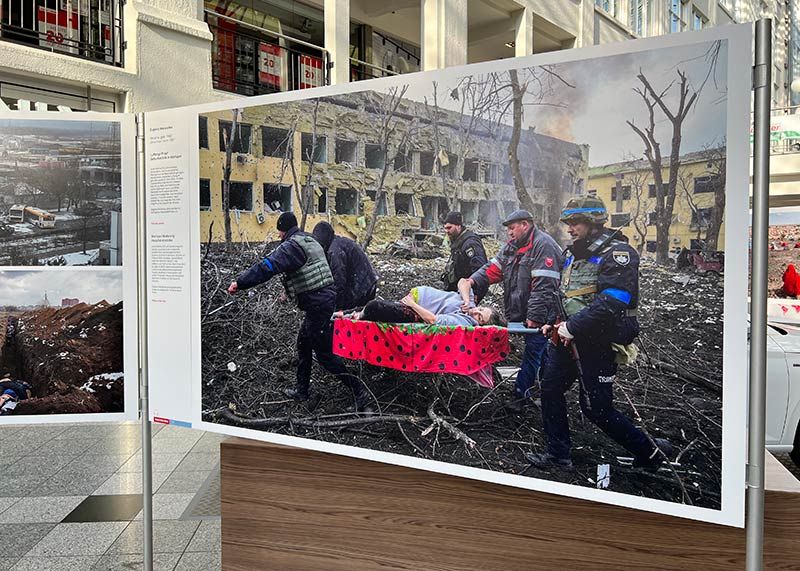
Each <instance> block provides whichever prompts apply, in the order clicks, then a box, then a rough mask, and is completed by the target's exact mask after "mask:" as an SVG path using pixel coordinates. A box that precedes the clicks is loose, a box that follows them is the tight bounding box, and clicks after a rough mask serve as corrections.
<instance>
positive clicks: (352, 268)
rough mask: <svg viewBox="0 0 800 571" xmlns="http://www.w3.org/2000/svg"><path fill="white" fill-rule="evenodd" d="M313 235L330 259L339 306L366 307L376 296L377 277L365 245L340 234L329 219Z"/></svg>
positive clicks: (315, 229) (346, 307)
mask: <svg viewBox="0 0 800 571" xmlns="http://www.w3.org/2000/svg"><path fill="white" fill-rule="evenodd" d="M313 236H314V239H315V240H316V241H317V242H319V245H320V246H322V249H323V250H324V251H325V255H326V256H327V258H328V265H329V266H330V268H331V274H333V287H334V288H336V308H337V309H354V308H356V307H364V306H365V305H367V302H369V301H372V300H373V299H375V293H376V291H377V288H378V276H377V274H376V273H375V269H374V268H373V267H372V264H371V263H370V261H369V258H367V254H366V253H365V252H364V250H363V248H361V246H359V245H358V244H357V243H355V242H354V241H353V240H351V239H350V238H345V237H344V236H337V235H336V234H335V233H334V231H333V226H331V225H330V224H328V223H327V222H320V223H319V224H317V225H316V226H314V232H313Z"/></svg>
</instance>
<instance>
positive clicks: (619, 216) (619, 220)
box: [611, 212, 631, 228]
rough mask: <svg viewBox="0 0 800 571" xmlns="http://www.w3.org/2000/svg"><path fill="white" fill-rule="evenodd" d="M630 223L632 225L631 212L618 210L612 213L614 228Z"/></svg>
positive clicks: (612, 225)
mask: <svg viewBox="0 0 800 571" xmlns="http://www.w3.org/2000/svg"><path fill="white" fill-rule="evenodd" d="M630 225H631V213H630V212H618V213H616V214H612V215H611V227H612V228H622V227H624V226H630Z"/></svg>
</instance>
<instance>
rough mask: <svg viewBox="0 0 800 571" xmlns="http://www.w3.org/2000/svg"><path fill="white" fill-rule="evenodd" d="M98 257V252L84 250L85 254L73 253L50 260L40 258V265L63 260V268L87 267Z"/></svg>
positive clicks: (96, 250) (95, 250) (53, 257)
mask: <svg viewBox="0 0 800 571" xmlns="http://www.w3.org/2000/svg"><path fill="white" fill-rule="evenodd" d="M99 255H100V250H98V249H94V250H86V253H85V254H84V253H83V252H73V253H71V254H61V255H60V256H52V257H50V258H40V259H39V263H40V264H47V263H48V262H56V261H58V260H60V259H61V258H63V259H64V261H65V262H66V263H65V264H64V265H65V266H88V265H89V264H91V263H92V262H94V261H95V260H97V258H98V256H99Z"/></svg>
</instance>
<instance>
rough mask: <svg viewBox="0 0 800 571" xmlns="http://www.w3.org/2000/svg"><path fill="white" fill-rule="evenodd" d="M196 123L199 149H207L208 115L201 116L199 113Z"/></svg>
mask: <svg viewBox="0 0 800 571" xmlns="http://www.w3.org/2000/svg"><path fill="white" fill-rule="evenodd" d="M197 123H198V133H199V136H198V139H199V144H200V148H201V149H207V148H208V117H203V116H202V115H200V116H199V117H198V118H197Z"/></svg>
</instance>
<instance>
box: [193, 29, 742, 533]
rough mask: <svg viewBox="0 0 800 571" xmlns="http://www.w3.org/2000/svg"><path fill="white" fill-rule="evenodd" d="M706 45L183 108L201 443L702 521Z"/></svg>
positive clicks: (726, 470) (712, 481) (712, 199)
mask: <svg viewBox="0 0 800 571" xmlns="http://www.w3.org/2000/svg"><path fill="white" fill-rule="evenodd" d="M730 47H731V46H730V45H729V40H727V39H716V40H710V41H697V42H696V43H689V44H680V43H679V42H674V45H672V46H670V47H663V48H661V49H658V50H655V49H653V50H646V51H638V52H634V53H618V54H615V55H609V56H605V57H592V58H585V59H579V60H576V61H561V62H558V61H557V62H556V63H548V64H541V65H531V64H526V63H525V62H526V61H530V60H526V59H521V60H519V61H520V62H521V63H519V64H516V67H512V66H511V65H507V64H505V65H503V66H500V67H499V68H495V69H497V71H494V70H493V69H492V68H490V67H487V66H483V67H480V66H478V68H477V69H479V71H477V72H474V73H471V72H470V69H472V68H464V69H462V70H461V71H460V73H455V72H454V70H448V73H444V72H442V73H436V74H420V75H416V76H414V80H413V81H409V82H408V83H403V82H402V78H400V77H398V78H394V79H393V80H392V81H391V82H372V83H371V84H370V86H369V87H370V88H369V89H364V90H358V89H355V88H353V86H350V87H349V88H347V89H343V90H340V91H337V90H328V91H326V92H325V95H323V96H316V97H305V98H303V97H299V98H295V99H292V100H285V101H282V102H278V103H273V104H260V105H253V106H247V107H241V108H231V109H224V110H219V111H213V112H204V113H200V115H199V118H198V121H199V125H198V132H199V140H198V147H199V148H198V157H199V158H198V174H199V180H198V193H199V206H200V212H199V222H200V224H199V237H200V241H201V245H200V250H199V254H200V260H199V263H200V284H199V287H200V296H199V298H200V311H199V317H200V332H201V343H202V356H201V367H202V410H203V417H202V420H203V421H205V422H208V423H214V424H224V425H229V426H234V427H244V428H248V429H253V430H256V431H262V432H264V433H270V434H275V435H288V436H294V437H301V438H304V439H313V440H316V441H322V442H326V443H333V444H336V445H345V446H349V447H357V448H360V449H365V450H369V451H374V452H377V453H389V454H392V455H401V456H405V457H409V458H413V459H415V460H414V462H416V461H417V460H418V461H419V464H414V463H411V461H408V465H420V466H423V467H426V468H431V469H440V468H438V467H440V466H442V465H443V464H446V465H455V466H459V467H464V468H465V470H463V471H459V470H461V468H459V469H453V470H450V469H446V470H445V471H448V472H449V473H458V474H465V475H469V476H470V477H481V478H486V479H491V480H493V481H501V482H503V483H512V484H513V485H522V486H524V487H535V488H537V489H545V490H553V491H558V492H560V493H564V490H565V489H566V488H564V485H568V486H570V488H569V489H574V490H579V489H580V488H585V489H587V490H590V491H586V492H585V493H584V492H581V491H576V492H575V495H578V496H580V497H591V498H598V497H601V499H602V497H605V498H608V499H607V500H604V501H610V502H613V503H620V498H623V497H624V498H634V499H633V500H632V501H630V502H628V503H625V502H624V501H623V502H622V503H625V505H635V506H637V507H646V506H650V505H651V504H648V503H647V501H649V500H659V501H660V503H659V504H652V505H660V506H665V505H680V506H686V507H687V511H685V512H681V511H680V510H679V509H672V508H668V509H667V510H666V511H668V512H669V513H676V514H692V515H693V516H697V515H698V514H700V513H701V512H702V511H703V509H705V510H710V511H714V512H719V511H720V510H722V508H723V504H725V501H724V499H725V497H727V496H726V493H727V492H726V491H725V490H724V486H723V483H724V482H725V481H726V478H730V477H733V478H734V480H732V481H739V480H740V479H741V476H742V475H743V467H741V466H731V465H728V467H725V466H726V462H727V461H728V459H730V458H736V459H738V458H740V456H739V455H738V454H739V453H738V452H737V455H735V456H731V453H730V450H731V449H732V448H730V446H731V441H730V440H729V439H730V434H731V433H730V432H729V433H726V436H725V441H724V439H723V425H724V424H725V425H726V426H732V425H731V424H730V422H731V421H732V420H733V419H732V418H731V417H726V420H725V422H723V401H724V400H726V399H728V398H730V399H732V400H731V401H729V405H730V403H732V402H734V401H735V402H736V406H737V407H738V406H739V405H741V404H742V403H743V402H744V401H743V396H742V395H743V394H744V387H745V379H744V369H743V368H742V367H739V368H740V369H741V370H739V371H736V372H735V373H733V374H730V373H731V370H730V365H731V362H732V361H731V360H730V354H731V352H733V353H738V354H739V355H742V354H744V353H745V352H746V346H745V336H744V333H745V327H746V323H745V321H744V315H745V311H746V298H745V289H744V288H745V285H746V284H744V280H743V279H739V278H737V277H736V276H735V275H733V274H732V273H731V268H741V267H742V265H743V264H745V263H746V262H743V261H742V260H746V258H745V256H746V252H744V247H746V242H745V240H744V239H742V240H741V245H742V246H743V248H742V251H741V252H740V251H726V244H731V243H736V244H739V242H732V239H733V237H732V236H729V235H728V232H729V231H730V222H731V218H730V217H731V212H730V210H731V209H733V215H734V216H735V218H733V220H736V221H737V223H741V221H743V220H744V216H745V215H746V204H747V202H746V179H744V178H743V180H735V181H733V183H731V181H729V180H728V178H729V173H730V172H732V170H731V162H730V161H731V158H735V159H736V160H738V161H741V162H743V161H744V160H745V157H746V150H745V151H744V154H742V153H741V152H740V151H741V149H744V148H746V145H745V144H744V142H737V143H736V146H735V148H736V149H737V151H736V152H735V153H733V154H732V151H731V149H730V148H729V142H730V141H728V134H729V130H730V125H731V123H730V121H729V105H730V101H731V100H732V99H734V97H733V96H731V94H730V93H729V70H730V69H731V67H730V66H729V50H730ZM515 63H516V62H515ZM745 89H746V88H745ZM735 99H736V101H737V104H739V102H740V101H741V100H742V99H741V98H740V97H739V96H738V95H737V96H736V98H735ZM733 172H736V173H737V174H741V173H740V172H739V170H738V169H735V170H734V171H733ZM732 188H733V189H734V190H735V192H732V191H731V189H732ZM726 254H727V256H726ZM726 257H727V260H726ZM726 264H727V266H726ZM734 271H736V272H737V275H738V270H734ZM741 271H745V270H744V269H742V270H741ZM732 286H734V287H732ZM723 314H725V316H726V319H727V320H728V321H727V324H726V323H725V322H724V321H723ZM732 323H736V324H737V327H739V326H741V327H740V329H741V330H742V331H740V332H736V333H735V334H734V335H730V334H729V333H730V329H728V328H729V327H730V326H731V324H732ZM734 345H736V346H734ZM723 369H725V371H726V373H728V374H725V375H724V374H723ZM730 395H734V396H730ZM723 397H724V398H723ZM726 410H727V409H726ZM736 410H737V411H738V412H737V414H741V411H742V410H743V407H742V408H741V409H738V408H737V409H736ZM740 428H741V427H740ZM739 436H742V437H743V432H742V434H741V435H739ZM737 438H738V436H737ZM726 442H727V446H728V448H726V444H725V443H726ZM341 450H342V448H336V451H341ZM726 450H727V451H728V452H726ZM726 453H727V454H728V456H727V458H726V456H725V454H726ZM362 456H363V455H362ZM387 457H388V456H386V455H381V459H386V458H387ZM397 457H398V456H392V458H397ZM466 469H468V470H466ZM492 474H503V475H504V476H503V477H501V478H498V477H493V476H492ZM726 474H727V475H726ZM505 475H507V476H508V477H506V476H505ZM534 482H537V483H534ZM538 482H548V483H553V486H551V487H547V486H549V485H550V484H547V485H545V486H542V485H539V484H538ZM602 494H606V495H605V496H602ZM732 497H736V498H740V497H741V494H740V493H739V492H736V495H735V496H732ZM645 500H647V501H645ZM730 505H731V504H730V503H729V504H728V506H730ZM733 508H734V512H735V515H733V516H732V517H731V518H728V519H727V521H740V518H741V506H738V508H737V507H736V506H733ZM648 509H656V510H658V509H660V508H657V507H656V508H654V507H650V508H648ZM681 509H682V508H681ZM708 517H710V519H715V518H714V517H713V516H708ZM722 519H723V518H716V520H717V521H722Z"/></svg>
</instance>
